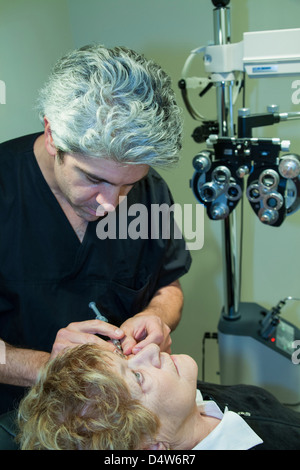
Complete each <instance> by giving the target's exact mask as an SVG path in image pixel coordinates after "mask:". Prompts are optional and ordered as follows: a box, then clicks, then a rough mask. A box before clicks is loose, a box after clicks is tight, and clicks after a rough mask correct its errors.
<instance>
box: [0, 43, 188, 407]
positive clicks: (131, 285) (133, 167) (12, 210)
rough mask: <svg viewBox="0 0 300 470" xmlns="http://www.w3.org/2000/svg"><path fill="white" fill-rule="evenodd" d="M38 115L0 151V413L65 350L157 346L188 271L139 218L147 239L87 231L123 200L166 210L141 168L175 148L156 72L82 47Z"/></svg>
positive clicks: (169, 98)
mask: <svg viewBox="0 0 300 470" xmlns="http://www.w3.org/2000/svg"><path fill="white" fill-rule="evenodd" d="M38 107H39V114H40V118H41V120H42V122H43V124H44V132H43V133H37V134H33V135H29V136H25V137H20V138H17V139H14V140H12V141H9V142H5V143H3V144H1V146H0V159H1V171H0V214H1V215H0V217H1V235H0V238H1V240H0V258H1V265H0V280H1V281H0V338H1V340H2V342H4V344H5V352H6V356H5V357H6V362H5V364H4V365H0V412H3V411H6V410H7V409H10V408H11V407H12V405H13V401H14V399H15V398H16V399H18V398H19V396H20V394H22V393H23V390H24V389H23V387H27V386H30V385H32V384H33V382H34V381H35V380H36V377H37V373H38V371H39V369H40V367H41V366H42V365H43V364H44V363H45V362H47V361H48V359H49V357H50V355H51V356H52V357H53V356H55V355H57V354H58V353H59V352H60V351H61V350H62V349H64V348H65V347H72V346H74V345H76V344H78V343H85V342H94V343H103V341H104V340H107V339H109V340H110V341H108V342H106V345H107V348H111V349H113V348H114V346H113V344H112V340H113V339H118V340H120V341H121V344H122V348H123V352H124V353H125V354H131V353H133V354H134V353H135V352H137V351H138V350H139V349H141V348H143V347H144V346H146V345H147V344H149V343H151V342H154V343H156V344H158V345H159V346H160V348H161V350H164V351H170V345H171V339H170V333H171V331H172V330H173V329H174V328H175V327H176V326H177V324H178V322H179V321H180V317H181V310H182V303H183V295H182V291H181V287H180V284H179V278H180V277H181V276H182V275H183V274H185V273H186V272H187V271H188V269H189V267H190V263H191V259H190V255H189V252H188V251H187V249H186V246H185V242H184V240H183V239H182V237H181V238H180V237H177V236H174V235H173V234H174V231H173V230H171V229H170V230H169V232H168V233H170V236H169V237H168V238H167V239H166V238H163V237H161V236H158V237H155V238H153V237H152V238H151V221H150V220H149V236H145V234H143V236H140V237H139V236H136V237H129V236H128V233H127V236H126V230H124V229H125V228H126V227H124V226H123V225H122V218H116V221H117V222H116V223H117V224H119V227H117V229H119V232H120V233H122V234H121V235H119V236H118V237H106V238H105V237H103V239H99V237H98V236H97V230H96V229H97V224H98V223H99V221H101V222H103V221H105V217H108V213H110V212H111V211H115V212H116V213H117V212H118V211H119V210H120V207H121V206H122V200H124V199H126V204H127V205H126V207H128V208H129V207H132V206H133V205H134V204H136V203H139V204H143V205H144V206H145V207H147V208H148V209H149V214H150V212H151V211H150V208H151V206H152V205H153V204H156V205H157V204H158V205H159V204H165V203H167V204H168V205H169V206H170V207H171V206H172V204H173V200H172V196H171V194H170V191H169V189H168V187H167V185H166V183H165V182H164V181H163V179H162V178H161V177H160V175H159V174H158V173H157V172H156V171H155V170H154V169H153V168H152V167H153V166H154V167H158V168H161V167H168V166H170V165H172V164H174V163H176V162H177V160H178V152H179V150H180V148H181V133H182V120H181V112H180V109H179V107H178V106H177V104H176V102H175V95H174V92H173V91H172V88H171V82H170V78H169V77H168V75H167V74H166V73H165V72H164V71H163V70H162V69H161V68H160V67H159V66H158V65H156V64H155V63H154V62H153V61H149V60H146V59H145V58H144V57H142V56H140V55H139V54H137V53H136V52H134V51H131V50H129V49H126V48H123V47H116V48H113V49H107V48H105V47H103V46H99V45H93V46H86V47H83V48H81V49H78V50H75V51H72V52H71V53H69V54H67V55H66V56H65V57H63V58H62V59H61V60H59V61H58V63H57V64H56V65H55V66H54V69H53V71H52V74H51V75H50V78H49V80H48V81H47V83H46V84H45V86H44V88H43V89H42V90H41V92H40V95H39V100H38ZM172 215H173V214H170V224H171V225H172V226H174V220H173V217H172ZM130 220H132V219H130V217H128V218H126V223H127V224H129V223H130ZM123 222H124V221H123ZM119 232H118V230H117V233H119ZM124 234H125V235H124ZM147 235H148V234H147ZM91 302H94V304H93V305H96V308H97V310H96V311H100V312H101V314H102V315H104V316H105V317H106V318H107V320H108V322H103V321H101V320H99V319H95V313H94V311H93V310H92V309H91V308H89V305H90V303H91Z"/></svg>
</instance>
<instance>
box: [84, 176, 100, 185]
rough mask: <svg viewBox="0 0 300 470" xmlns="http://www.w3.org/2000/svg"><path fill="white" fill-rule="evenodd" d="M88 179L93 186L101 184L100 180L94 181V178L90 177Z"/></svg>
mask: <svg viewBox="0 0 300 470" xmlns="http://www.w3.org/2000/svg"><path fill="white" fill-rule="evenodd" d="M86 178H87V180H88V181H89V182H90V183H92V184H99V180H94V179H93V178H90V177H89V176H87V177H86Z"/></svg>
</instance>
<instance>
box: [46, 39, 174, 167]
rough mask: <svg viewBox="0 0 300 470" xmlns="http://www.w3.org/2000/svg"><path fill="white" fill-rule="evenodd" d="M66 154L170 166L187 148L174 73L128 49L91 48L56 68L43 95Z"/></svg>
mask: <svg viewBox="0 0 300 470" xmlns="http://www.w3.org/2000/svg"><path fill="white" fill-rule="evenodd" d="M38 111H39V115H40V119H41V121H42V122H43V121H44V117H45V116H46V117H47V119H48V120H49V122H50V127H51V131H52V137H53V140H54V144H55V145H56V147H57V149H58V150H59V151H61V152H63V153H71V154H72V153H73V154H81V155H85V156H91V157H98V158H103V157H104V158H111V159H113V160H115V161H117V162H120V163H136V164H141V163H143V164H148V165H156V166H167V165H170V164H173V163H176V162H177V161H178V152H179V150H180V149H181V134H182V117H181V109H180V108H179V107H178V106H177V104H176V101H175V93H174V91H173V90H172V88H171V79H170V77H169V76H168V75H167V74H166V73H165V72H164V71H163V70H162V69H161V67H160V66H159V65H157V64H156V63H154V62H153V61H152V60H146V59H145V58H144V57H143V56H141V55H139V54H138V53H136V52H134V51H132V50H130V49H127V48H125V47H115V48H113V49H107V48H106V47H104V46H102V45H91V46H85V47H82V48H80V49H77V50H75V51H72V52H70V53H69V54H67V55H66V56H64V57H63V58H62V59H60V60H59V61H58V62H57V63H56V65H55V66H54V68H53V71H52V74H51V75H50V77H49V79H48V81H47V83H46V84H45V86H44V87H43V88H42V90H41V91H40V94H39V99H38Z"/></svg>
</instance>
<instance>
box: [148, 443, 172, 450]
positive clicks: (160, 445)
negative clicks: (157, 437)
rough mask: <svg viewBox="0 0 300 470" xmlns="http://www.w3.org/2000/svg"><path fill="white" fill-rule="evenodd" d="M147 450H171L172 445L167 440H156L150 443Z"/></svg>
mask: <svg viewBox="0 0 300 470" xmlns="http://www.w3.org/2000/svg"><path fill="white" fill-rule="evenodd" d="M145 450H170V446H169V444H167V443H165V442H156V443H154V444H150V445H149V446H148V447H147V448H146V449H145Z"/></svg>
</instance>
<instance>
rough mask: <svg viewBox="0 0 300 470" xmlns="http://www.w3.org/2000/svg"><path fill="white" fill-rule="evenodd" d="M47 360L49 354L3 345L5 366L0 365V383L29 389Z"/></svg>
mask: <svg viewBox="0 0 300 470" xmlns="http://www.w3.org/2000/svg"><path fill="white" fill-rule="evenodd" d="M49 358H50V354H49V353H46V352H43V351H33V350H30V349H19V348H15V347H13V346H10V345H8V344H7V343H5V364H0V383H5V384H10V385H19V386H22V387H30V386H31V385H33V384H34V382H35V381H36V378H37V374H38V371H39V369H40V368H41V367H42V366H43V365H44V364H46V362H47V361H48V360H49Z"/></svg>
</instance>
